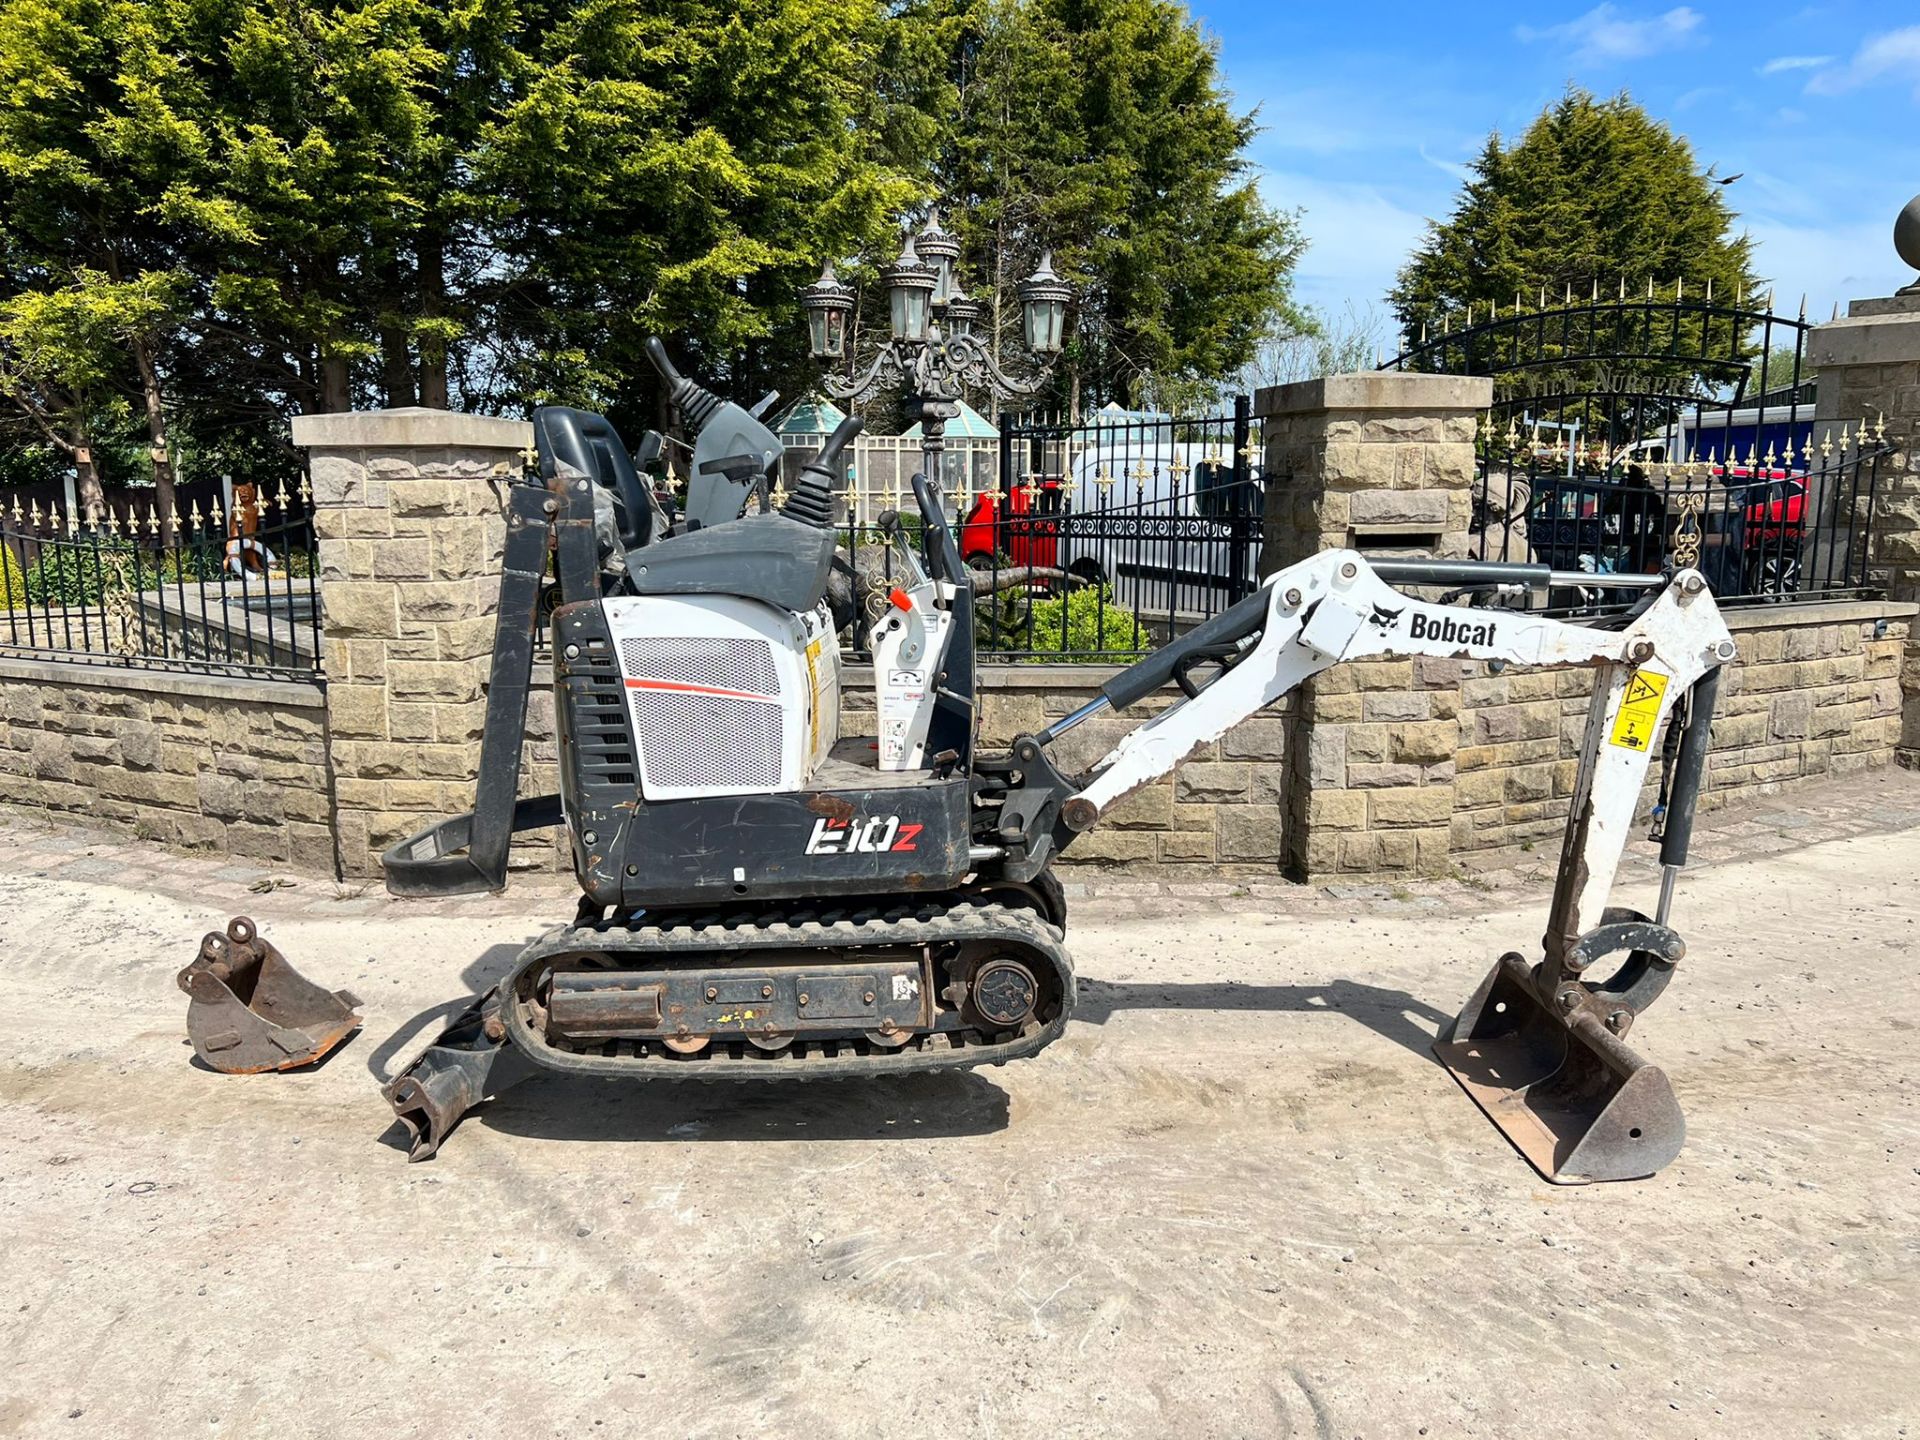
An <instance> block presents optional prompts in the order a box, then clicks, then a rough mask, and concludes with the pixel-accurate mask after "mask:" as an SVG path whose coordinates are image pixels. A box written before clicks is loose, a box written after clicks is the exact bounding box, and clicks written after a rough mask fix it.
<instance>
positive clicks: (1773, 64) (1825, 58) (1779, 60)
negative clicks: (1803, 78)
mask: <svg viewBox="0 0 1920 1440" xmlns="http://www.w3.org/2000/svg"><path fill="white" fill-rule="evenodd" d="M1832 63H1833V56H1831V55H1781V56H1777V57H1776V58H1774V59H1772V60H1769V61H1767V63H1766V64H1764V65H1762V66H1761V67H1760V69H1759V70H1758V72H1756V73H1758V74H1761V75H1779V74H1782V73H1784V72H1785V71H1788V70H1818V69H1819V68H1820V67H1821V66H1822V65H1831V64H1832Z"/></svg>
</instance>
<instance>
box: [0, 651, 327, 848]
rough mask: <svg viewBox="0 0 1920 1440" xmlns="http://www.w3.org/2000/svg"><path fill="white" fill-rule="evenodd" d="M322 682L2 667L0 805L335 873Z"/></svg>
mask: <svg viewBox="0 0 1920 1440" xmlns="http://www.w3.org/2000/svg"><path fill="white" fill-rule="evenodd" d="M325 734H326V713H325V708H324V702H323V701H322V698H321V690H320V687H319V686H318V685H310V684H293V683H285V682H280V681H270V680H244V679H227V678H224V677H219V676H209V675H180V674H173V673H170V672H167V671H159V670H129V669H123V668H118V667H112V666H96V665H79V664H65V663H60V662H56V661H45V660H26V659H16V658H12V657H0V803H6V804H15V805H31V806H34V807H36V808H41V809H47V810H55V811H66V812H70V813H74V814H82V815H85V816H86V817H87V818H88V819H89V820H94V821H104V822H107V823H110V824H116V825H119V826H122V827H124V828H125V829H126V830H127V831H129V832H130V833H132V834H135V835H138V836H141V837H143V838H146V839H151V840H158V841H161V842H162V843H164V844H168V845H180V846H184V847H188V848H191V849H204V850H215V851H220V852H222V853H225V854H229V855H236V856H242V857H244V858H246V859H249V860H263V861H269V862H278V863H282V864H287V865H291V866H294V867H296V868H299V869H303V870H307V871H313V872H325V873H331V872H332V870H333V830H332V826H331V823H330V815H329V801H328V796H327V773H326V770H327V766H326V741H325Z"/></svg>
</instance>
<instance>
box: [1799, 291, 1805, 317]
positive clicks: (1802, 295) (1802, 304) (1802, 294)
mask: <svg viewBox="0 0 1920 1440" xmlns="http://www.w3.org/2000/svg"><path fill="white" fill-rule="evenodd" d="M1800 318H1801V319H1802V320H1804V319H1806V318H1807V295H1806V292H1805V291H1804V290H1803V291H1801V292H1800Z"/></svg>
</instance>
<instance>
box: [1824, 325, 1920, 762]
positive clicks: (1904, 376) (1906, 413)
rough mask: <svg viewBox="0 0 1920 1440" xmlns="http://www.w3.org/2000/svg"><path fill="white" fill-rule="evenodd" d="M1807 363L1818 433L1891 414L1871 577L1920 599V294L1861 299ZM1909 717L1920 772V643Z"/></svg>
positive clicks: (1906, 674)
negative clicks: (1814, 395) (1812, 378)
mask: <svg viewBox="0 0 1920 1440" xmlns="http://www.w3.org/2000/svg"><path fill="white" fill-rule="evenodd" d="M1807 361H1808V363H1809V365H1810V366H1811V367H1812V369H1813V371H1814V375H1815V380H1816V383H1817V386H1818V392H1817V401H1816V404H1815V408H1814V415H1815V427H1814V429H1815V434H1816V435H1818V434H1823V433H1824V432H1825V431H1826V429H1827V428H1828V427H1829V426H1831V427H1832V428H1834V429H1836V430H1837V429H1838V428H1839V427H1840V426H1842V425H1852V426H1854V427H1855V428H1858V426H1859V424H1860V421H1861V419H1862V417H1865V418H1866V419H1867V420H1869V421H1874V422H1876V423H1877V422H1878V421H1879V419H1880V417H1882V416H1885V417H1886V426H1887V441H1888V443H1889V444H1891V445H1892V446H1893V447H1894V450H1893V453H1892V454H1891V455H1890V456H1888V457H1886V458H1885V459H1883V460H1881V462H1880V471H1879V477H1878V488H1877V493H1876V494H1875V496H1874V505H1873V517H1872V522H1871V532H1872V533H1871V539H1870V547H1871V548H1870V549H1869V551H1868V566H1869V573H1870V575H1871V577H1872V579H1873V581H1874V583H1875V584H1877V585H1881V586H1884V587H1885V589H1886V592H1887V598H1888V599H1890V600H1906V601H1912V600H1920V294H1905V293H1903V294H1900V295H1896V296H1893V297H1890V298H1888V299H1882V300H1856V301H1854V302H1853V304H1852V305H1850V306H1848V307H1847V317H1846V319H1844V320H1836V321H1834V322H1832V323H1831V324H1828V325H1822V326H1820V327H1819V328H1818V329H1816V330H1815V331H1814V332H1813V334H1812V336H1811V337H1810V338H1809V340H1808V343H1807ZM1901 683H1902V688H1903V690H1904V693H1905V704H1904V712H1903V713H1904V718H1903V720H1902V724H1901V735H1900V743H1899V747H1898V749H1897V750H1896V751H1895V755H1896V758H1897V759H1898V760H1899V762H1900V763H1901V764H1902V765H1906V766H1908V767H1911V768H1920V638H1915V639H1912V640H1910V641H1909V642H1908V645H1907V650H1906V658H1905V661H1904V663H1903V666H1902V671H1901Z"/></svg>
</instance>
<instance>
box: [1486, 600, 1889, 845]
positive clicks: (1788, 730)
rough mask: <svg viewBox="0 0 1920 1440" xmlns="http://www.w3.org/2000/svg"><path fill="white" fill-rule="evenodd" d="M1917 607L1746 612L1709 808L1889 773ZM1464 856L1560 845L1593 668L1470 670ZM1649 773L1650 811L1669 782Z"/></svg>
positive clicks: (1740, 618) (1731, 619) (1740, 620)
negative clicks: (1824, 781)
mask: <svg viewBox="0 0 1920 1440" xmlns="http://www.w3.org/2000/svg"><path fill="white" fill-rule="evenodd" d="M1911 616H1912V607H1911V606H1896V605H1891V604H1881V603H1876V602H1862V603H1860V604H1842V605H1799V606H1788V607H1780V608H1769V609H1766V610H1739V611H1733V612H1730V613H1729V614H1728V616H1727V624H1728V628H1729V629H1731V630H1732V631H1733V636H1734V641H1735V643H1736V644H1738V645H1739V647H1740V654H1739V658H1738V659H1737V660H1736V661H1735V662H1734V664H1733V665H1731V666H1729V667H1728V669H1727V672H1726V677H1725V679H1724V680H1723V681H1722V683H1721V688H1720V699H1719V705H1718V708H1717V710H1716V712H1715V718H1714V726H1713V748H1712V751H1711V752H1710V757H1709V759H1708V762H1707V785H1706V789H1705V791H1704V793H1703V795H1702V797H1701V805H1702V807H1703V808H1706V809H1713V808H1716V807H1718V806H1721V805H1725V804H1728V803H1732V802H1737V801H1738V799H1739V798H1740V797H1741V796H1742V795H1743V794H1764V793H1768V792H1771V791H1776V790H1779V789H1782V788H1785V787H1787V786H1789V785H1792V784H1794V783H1796V782H1799V781H1805V780H1814V779H1818V778H1820V777H1821V776H1825V775H1840V774H1846V773H1849V772H1851V771H1855V770H1862V769H1869V768H1873V767H1876V766H1885V765H1887V764H1888V763H1889V762H1890V761H1891V759H1892V756H1893V749H1894V744H1895V742H1896V740H1897V739H1898V735H1899V728H1900V699H1901V697H1900V680H1899V670H1900V655H1901V651H1902V650H1903V649H1904V648H1905V645H1906V640H1907V634H1908V630H1909V627H1910V625H1911V623H1912V620H1911ZM1459 668H1460V672H1461V681H1460V697H1461V708H1460V740H1461V748H1460V751H1459V754H1458V759H1457V763H1458V775H1457V777H1456V779H1455V781H1454V806H1453V811H1452V814H1451V817H1450V820H1449V824H1450V826H1451V837H1450V845H1451V852H1452V854H1453V856H1454V857H1455V858H1456V859H1457V858H1459V857H1462V856H1465V855H1469V854H1474V853H1476V852H1482V851H1497V850H1502V849H1514V848H1519V847H1529V848H1530V847H1532V846H1534V845H1535V844H1542V845H1546V846H1548V847H1549V848H1551V847H1552V846H1554V845H1557V844H1558V843H1559V838H1560V833H1561V830H1562V827H1563V825H1564V822H1565V820H1566V815H1567V804H1568V797H1569V796H1570V795H1571V794H1572V792H1573V782H1574V774H1575V770H1576V769H1577V757H1578V755H1579V752H1580V738H1581V735H1582V734H1583V732H1584V731H1585V728H1586V722H1587V710H1588V705H1589V703H1590V701H1591V698H1592V694H1593V672H1592V671H1590V670H1570V671H1562V672H1558V673H1554V672H1547V671H1533V672H1526V673H1519V672H1510V673H1508V674H1505V675H1499V676H1494V675H1488V674H1487V673H1486V667H1485V666H1484V665H1479V664H1462V665H1460V667H1459ZM1659 769H1660V767H1659V765H1658V763H1657V762H1656V763H1655V764H1654V765H1653V766H1652V768H1651V770H1650V771H1649V777H1648V789H1647V793H1646V795H1645V796H1644V797H1643V801H1642V804H1643V808H1645V807H1648V806H1651V804H1652V803H1653V793H1654V786H1655V784H1656V783H1657V780H1658V776H1659Z"/></svg>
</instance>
